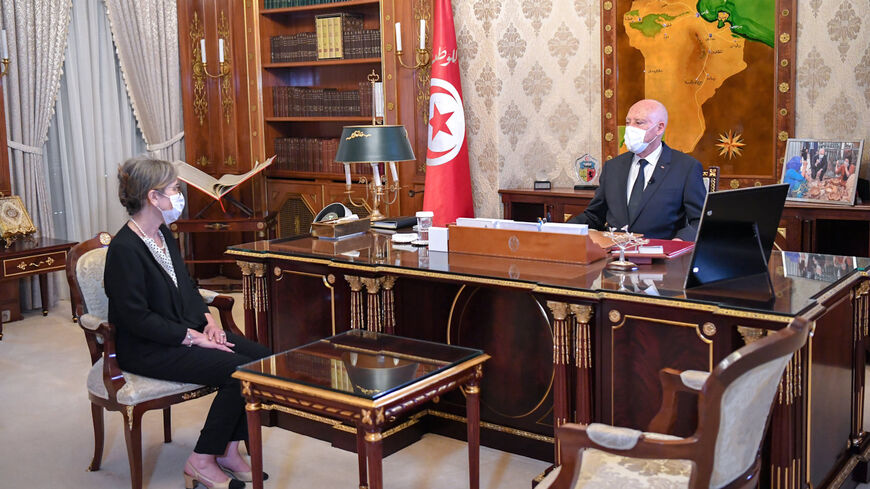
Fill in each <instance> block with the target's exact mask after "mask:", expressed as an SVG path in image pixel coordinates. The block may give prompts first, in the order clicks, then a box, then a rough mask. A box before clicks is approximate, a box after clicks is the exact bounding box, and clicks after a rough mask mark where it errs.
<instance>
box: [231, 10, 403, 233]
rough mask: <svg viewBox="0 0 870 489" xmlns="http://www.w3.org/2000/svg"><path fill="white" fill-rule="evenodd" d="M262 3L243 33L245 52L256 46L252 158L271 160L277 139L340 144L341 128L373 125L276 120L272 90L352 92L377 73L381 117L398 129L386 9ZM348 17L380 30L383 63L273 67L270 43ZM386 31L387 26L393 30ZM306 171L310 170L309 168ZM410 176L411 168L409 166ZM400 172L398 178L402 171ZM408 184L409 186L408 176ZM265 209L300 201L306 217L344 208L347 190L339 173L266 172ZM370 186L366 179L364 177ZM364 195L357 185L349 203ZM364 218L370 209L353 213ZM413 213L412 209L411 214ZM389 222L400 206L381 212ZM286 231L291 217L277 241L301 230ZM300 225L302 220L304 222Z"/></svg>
mask: <svg viewBox="0 0 870 489" xmlns="http://www.w3.org/2000/svg"><path fill="white" fill-rule="evenodd" d="M265 3H266V2H265V0H257V1H256V2H255V6H256V8H255V9H254V11H253V12H252V13H251V16H250V22H249V25H250V26H253V28H252V29H250V30H249V31H248V33H247V35H248V45H249V46H253V47H254V49H253V54H254V56H253V59H249V66H248V73H249V76H250V79H249V83H248V87H249V90H250V91H251V92H250V97H249V98H250V100H251V101H252V103H253V102H254V101H256V102H257V106H256V107H252V108H251V113H252V114H256V115H255V116H253V117H252V119H253V120H252V126H253V127H254V131H253V134H255V135H256V136H254V137H253V138H252V144H253V146H254V153H255V154H256V155H258V156H259V157H260V158H266V157H269V156H271V155H273V154H276V152H277V151H276V147H275V146H276V145H275V140H276V139H277V138H289V137H298V138H338V136H339V135H340V134H341V130H342V127H343V126H346V125H353V124H371V120H372V119H371V117H368V116H362V115H349V116H340V117H327V116H311V117H301V116H292V117H287V116H280V115H277V114H275V113H274V110H273V89H274V88H276V87H307V88H312V89H338V90H357V89H359V84H360V82H367V80H368V77H369V74H371V73H372V72H374V73H375V74H377V75H378V77H379V78H380V81H381V82H384V92H385V94H386V96H385V99H386V105H387V106H388V110H387V111H386V113H385V117H384V122H385V123H386V124H395V123H396V110H395V105H396V104H395V97H393V100H392V101H391V100H390V98H391V97H390V95H389V93H390V92H391V91H392V92H393V93H395V91H396V86H395V74H394V71H395V62H392V63H391V62H390V61H392V60H391V59H390V58H389V57H387V56H384V55H385V54H390V55H392V53H391V52H390V53H387V50H386V49H385V47H386V46H385V42H384V39H383V29H381V26H382V25H383V23H382V19H383V18H385V17H386V18H391V17H390V15H389V13H385V12H384V10H383V9H384V8H385V6H384V5H383V4H382V2H381V0H348V1H343V2H333V3H322V4H316V5H305V6H299V7H287V8H268V9H267V8H265ZM333 13H348V14H355V15H358V16H360V17H361V18H362V24H363V29H381V33H382V35H381V41H380V43H381V56H380V57H368V58H357V59H324V60H317V61H296V62H273V61H272V43H271V39H272V38H273V37H275V36H288V35H295V34H299V33H303V32H315V31H316V27H315V18H316V16H318V15H321V14H333ZM390 25H391V24H390ZM301 163H303V162H299V161H293V162H291V166H292V167H295V168H300V167H304V165H303V164H301ZM309 167H310V165H309ZM358 169H359V168H358V167H356V166H354V167H352V170H353V174H352V177H353V181H354V182H359V180H360V178H361V177H363V176H366V175H365V174H364V173H363V172H357V170H358ZM409 169H410V165H409ZM400 173H402V171H401V170H400ZM405 173H408V175H407V177H406V178H405V179H406V180H410V178H411V173H412V172H411V171H407V172H405ZM267 176H268V177H269V178H268V180H267V184H266V189H265V190H266V195H265V196H264V202H265V205H266V207H267V210H268V211H269V212H278V213H281V212H289V211H288V210H287V209H289V208H298V206H293V205H288V199H290V200H294V199H296V200H298V201H299V202H304V204H305V207H306V209H307V212H306V214H307V213H313V214H316V213H317V212H318V211H319V210H320V208H322V206H324V205H326V204H329V203H330V202H334V201H340V202H343V203H344V204H345V205H348V206H349V207H350V205H349V202H347V200H346V198H345V195H344V191H345V183H344V178H345V176H344V173H343V171H341V172H338V171H301V170H298V169H288V168H277V167H276V168H269V169H268V170H267ZM368 178H369V179H370V178H371V177H370V176H368ZM365 195H366V191H365V187H364V186H362V185H359V184H356V183H355V184H354V198H355V199H357V200H358V201H359V200H362V198H363V197H364V196H365ZM354 210H355V211H358V212H359V211H362V213H364V214H368V210H367V209H360V208H354ZM409 211H410V209H409ZM386 213H387V214H388V215H398V214H399V213H400V201H399V200H397V201H396V202H395V203H394V204H393V205H392V206H389V207H388V208H387V210H386ZM293 219H295V221H296V222H297V225H295V226H289V227H288V226H286V225H282V224H280V223H286V222H288V220H292V219H291V218H290V217H288V216H284V217H283V218H282V217H280V216H279V218H278V221H279V226H278V229H279V232H278V234H279V236H280V235H284V234H287V232H288V230H289V229H301V228H300V226H299V225H298V222H299V219H297V218H293ZM302 221H305V219H302Z"/></svg>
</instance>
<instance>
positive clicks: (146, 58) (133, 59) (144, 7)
mask: <svg viewBox="0 0 870 489" xmlns="http://www.w3.org/2000/svg"><path fill="white" fill-rule="evenodd" d="M105 1H106V7H107V9H108V12H109V22H110V24H111V27H112V36H113V38H114V39H115V46H116V47H117V48H118V59H119V60H120V63H121V72H122V73H123V74H124V81H125V82H126V84H127V93H128V94H129V95H130V100H131V101H132V103H133V112H134V113H135V114H136V120H137V121H139V128H140V129H141V130H142V135H143V136H144V137H145V142H146V143H148V151H149V154H150V155H151V156H153V157H156V158H161V159H164V160H169V161H173V160H175V159H181V158H182V156H183V146H184V145H183V144H182V141H181V139H182V137H183V136H184V122H183V119H182V109H181V80H180V74H179V64H178V63H179V61H178V16H177V12H176V3H175V0H136V1H130V0H105Z"/></svg>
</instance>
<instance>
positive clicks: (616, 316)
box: [607, 309, 622, 323]
mask: <svg viewBox="0 0 870 489" xmlns="http://www.w3.org/2000/svg"><path fill="white" fill-rule="evenodd" d="M607 318H608V319H610V322H611V323H618V322H619V320H620V319H622V313H620V312H619V311H617V310H616V309H611V310H610V312H609V313H607Z"/></svg>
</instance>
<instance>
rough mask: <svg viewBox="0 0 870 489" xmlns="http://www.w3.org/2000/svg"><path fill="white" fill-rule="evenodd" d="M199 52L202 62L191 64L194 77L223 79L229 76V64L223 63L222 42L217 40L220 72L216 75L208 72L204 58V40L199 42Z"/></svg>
mask: <svg viewBox="0 0 870 489" xmlns="http://www.w3.org/2000/svg"><path fill="white" fill-rule="evenodd" d="M199 52H200V53H202V60H201V61H200V62H199V63H194V64H193V72H194V75H200V76H201V75H203V74H204V75H205V76H208V77H210V78H223V77H225V76H227V75H229V74H230V64H229V63H227V62H225V61H224V40H223V39H222V38H220V39H218V61H219V62H220V72H219V73H218V74H217V75H212V74H211V73H209V72H208V61H207V60H206V56H205V38H202V39H200V40H199Z"/></svg>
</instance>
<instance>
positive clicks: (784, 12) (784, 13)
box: [782, 8, 789, 17]
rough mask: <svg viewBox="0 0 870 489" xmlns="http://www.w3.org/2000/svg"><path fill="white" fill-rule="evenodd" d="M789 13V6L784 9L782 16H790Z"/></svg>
mask: <svg viewBox="0 0 870 489" xmlns="http://www.w3.org/2000/svg"><path fill="white" fill-rule="evenodd" d="M788 14H789V11H788V9H787V8H784V9H782V16H783V17H788Z"/></svg>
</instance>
